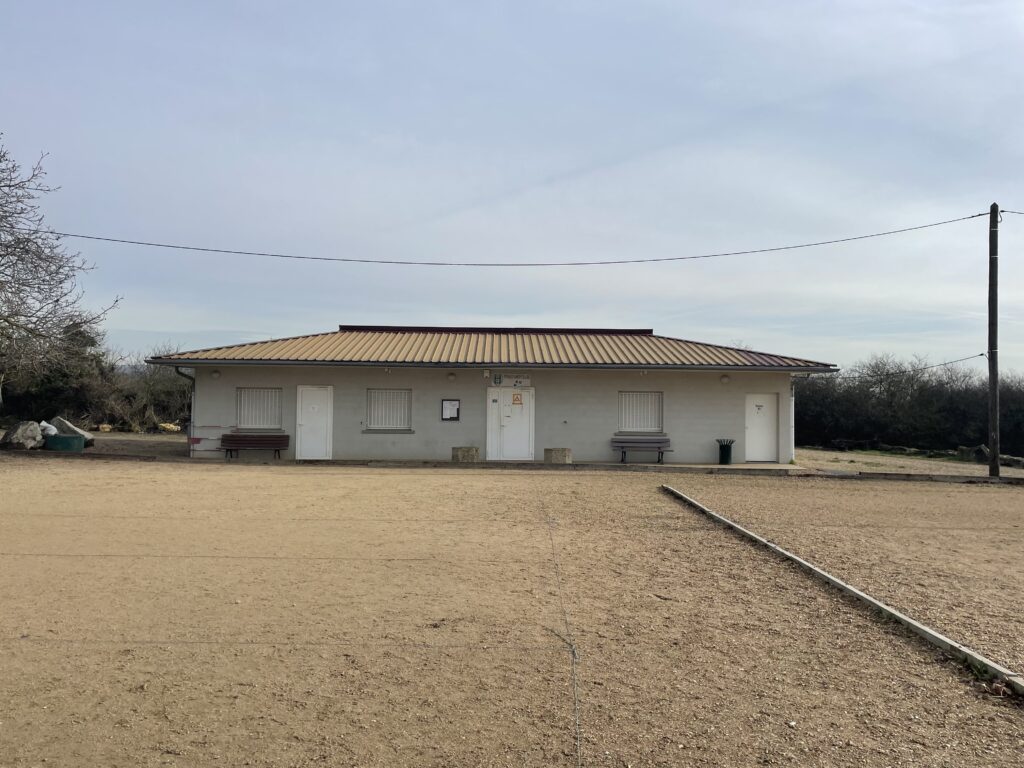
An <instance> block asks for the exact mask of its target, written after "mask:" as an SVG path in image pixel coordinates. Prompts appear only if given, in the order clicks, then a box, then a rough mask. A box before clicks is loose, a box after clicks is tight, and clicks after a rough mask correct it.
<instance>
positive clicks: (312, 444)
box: [295, 387, 334, 459]
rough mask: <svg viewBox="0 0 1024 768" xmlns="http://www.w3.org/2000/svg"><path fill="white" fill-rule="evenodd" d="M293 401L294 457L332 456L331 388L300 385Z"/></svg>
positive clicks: (323, 457)
mask: <svg viewBox="0 0 1024 768" xmlns="http://www.w3.org/2000/svg"><path fill="white" fill-rule="evenodd" d="M296 399H297V402H296V404H295V458H296V459H329V458H331V433H332V432H333V430H334V423H333V422H334V387H299V388H298V395H297V396H296Z"/></svg>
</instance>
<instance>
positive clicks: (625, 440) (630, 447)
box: [612, 435, 672, 464]
mask: <svg viewBox="0 0 1024 768" xmlns="http://www.w3.org/2000/svg"><path fill="white" fill-rule="evenodd" d="M671 445H672V441H671V440H669V438H668V437H667V436H666V435H617V436H616V437H613V438H612V448H613V449H614V450H616V451H619V452H620V453H621V454H622V463H623V464H625V463H626V454H627V453H628V452H630V451H646V452H650V453H657V454H658V463H659V464H664V463H665V454H666V453H671V452H672V449H671V448H670V447H669V446H671Z"/></svg>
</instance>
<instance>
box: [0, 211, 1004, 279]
mask: <svg viewBox="0 0 1024 768" xmlns="http://www.w3.org/2000/svg"><path fill="white" fill-rule="evenodd" d="M979 216H988V213H987V212H986V213H973V214H971V215H970V216H961V217H959V218H956V219H946V220H945V221H936V222H932V223H931V224H918V225H916V226H913V227H902V228H900V229H890V230H886V231H884V232H872V233H871V234H867V235H853V236H852V237H839V238H835V239H833V240H818V241H816V242H811V243H798V244H796V245H779V246H774V247H771V248H751V249H748V250H743V251H721V252H718V253H702V254H698V255H695V256H660V257H653V258H641V259H607V260H598V261H520V262H517V261H506V262H486V261H412V260H408V259H369V258H358V257H352V256H300V255H296V254H291V253H274V252H272V251H243V250H236V249H231V248H209V247H204V246H197V245H180V244H176V243H158V242H153V241H148V240H129V239H126V238H120V237H100V236H99V235H83V234H79V233H75V232H57V231H55V230H49V229H46V230H43V229H32V228H29V227H14V229H18V230H20V231H24V232H45V233H48V234H52V235H58V236H59V237H74V238H77V239H80V240H98V241H101V242H105V243H120V244H122V245H141V246H145V247H147V248H168V249H171V250H177V251H197V252H200V253H223V254H229V255H232V256H263V257H267V258H273V259H295V260H300V261H333V262H342V263H346V264H385V265H390V266H406V267H596V266H607V265H612V264H653V263H658V262H668V261H693V260H696V259H715V258H720V257H722V256H750V255H753V254H758V253H778V252H779V251H795V250H798V249H801V248H817V247H820V246H824V245H838V244H839V243H850V242H854V241H857V240H868V239H871V238H875V237H887V236H889V235H899V234H903V233H905V232H916V231H917V230H921V229H930V228H932V227H942V226H945V225H946V224H956V223H957V222H961V221H967V220H968V219H976V218H978V217H979Z"/></svg>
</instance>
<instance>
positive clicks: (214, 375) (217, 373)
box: [210, 371, 220, 379]
mask: <svg viewBox="0 0 1024 768" xmlns="http://www.w3.org/2000/svg"><path fill="white" fill-rule="evenodd" d="M210 378H211V379H219V378H220V371H210Z"/></svg>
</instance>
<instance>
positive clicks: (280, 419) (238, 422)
mask: <svg viewBox="0 0 1024 768" xmlns="http://www.w3.org/2000/svg"><path fill="white" fill-rule="evenodd" d="M242 392H273V393H275V394H276V396H277V424H276V425H272V424H259V425H255V424H243V423H242V401H241V393H242ZM235 429H236V430H238V431H239V432H280V431H282V430H283V429H284V387H235Z"/></svg>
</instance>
